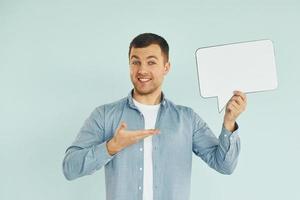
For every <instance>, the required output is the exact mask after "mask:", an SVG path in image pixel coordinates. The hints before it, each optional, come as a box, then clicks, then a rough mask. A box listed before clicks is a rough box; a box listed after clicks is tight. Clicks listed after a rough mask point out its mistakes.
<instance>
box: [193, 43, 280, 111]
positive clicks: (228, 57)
mask: <svg viewBox="0 0 300 200" xmlns="http://www.w3.org/2000/svg"><path fill="white" fill-rule="evenodd" d="M196 60H197V68H198V79H199V87H200V94H201V96H202V97H218V108H219V112H221V111H222V109H223V108H224V107H225V105H226V104H227V102H228V100H229V99H230V98H231V97H232V95H233V91H234V90H240V91H242V92H244V93H249V92H259V91H266V90H272V89H275V88H277V75H276V66H275V56H274V47H273V43H272V41H271V40H259V41H251V42H240V43H234V44H226V45H219V46H213V47H203V48H199V49H197V51H196Z"/></svg>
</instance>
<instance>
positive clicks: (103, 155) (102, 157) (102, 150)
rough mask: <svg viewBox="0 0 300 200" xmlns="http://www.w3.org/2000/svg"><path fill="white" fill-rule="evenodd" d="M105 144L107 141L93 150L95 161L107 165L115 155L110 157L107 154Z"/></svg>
mask: <svg viewBox="0 0 300 200" xmlns="http://www.w3.org/2000/svg"><path fill="white" fill-rule="evenodd" d="M106 142H107V141H105V142H103V143H101V144H99V145H97V147H96V149H95V155H96V158H97V160H99V161H102V162H104V164H106V163H108V162H109V161H110V160H111V159H112V158H113V157H114V156H115V155H116V154H114V155H110V154H109V153H108V150H107V146H106Z"/></svg>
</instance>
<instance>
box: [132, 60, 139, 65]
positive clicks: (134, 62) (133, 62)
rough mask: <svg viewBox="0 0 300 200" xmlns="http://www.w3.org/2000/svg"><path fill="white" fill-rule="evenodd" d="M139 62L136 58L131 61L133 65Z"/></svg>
mask: <svg viewBox="0 0 300 200" xmlns="http://www.w3.org/2000/svg"><path fill="white" fill-rule="evenodd" d="M139 63H140V62H139V61H137V60H134V61H132V62H131V64H133V65H138V64H139Z"/></svg>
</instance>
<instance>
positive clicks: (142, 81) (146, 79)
mask: <svg viewBox="0 0 300 200" xmlns="http://www.w3.org/2000/svg"><path fill="white" fill-rule="evenodd" d="M138 80H139V82H141V83H147V82H149V81H151V80H152V79H151V78H138Z"/></svg>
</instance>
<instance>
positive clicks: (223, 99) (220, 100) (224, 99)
mask: <svg viewBox="0 0 300 200" xmlns="http://www.w3.org/2000/svg"><path fill="white" fill-rule="evenodd" d="M231 97H232V94H226V95H220V96H218V107H219V113H221V112H222V110H223V109H224V107H225V106H226V104H227V102H228V101H229V99H230V98H231Z"/></svg>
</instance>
